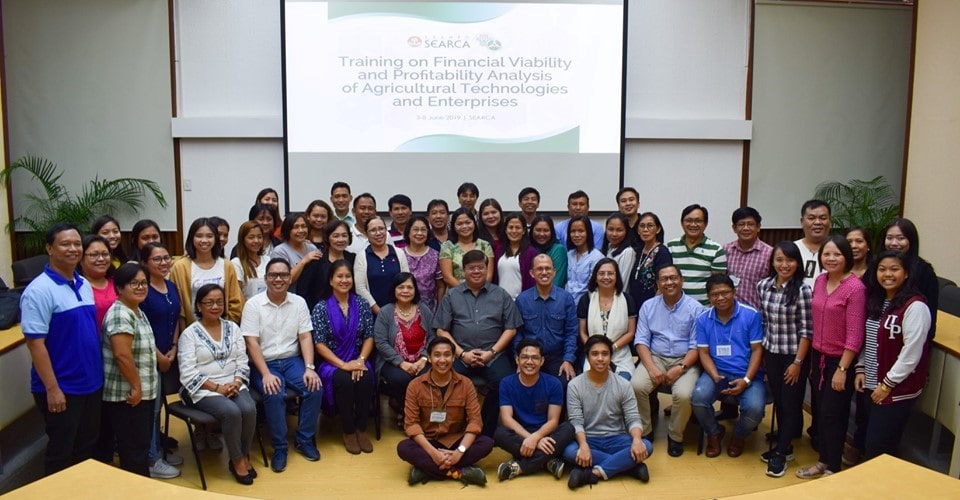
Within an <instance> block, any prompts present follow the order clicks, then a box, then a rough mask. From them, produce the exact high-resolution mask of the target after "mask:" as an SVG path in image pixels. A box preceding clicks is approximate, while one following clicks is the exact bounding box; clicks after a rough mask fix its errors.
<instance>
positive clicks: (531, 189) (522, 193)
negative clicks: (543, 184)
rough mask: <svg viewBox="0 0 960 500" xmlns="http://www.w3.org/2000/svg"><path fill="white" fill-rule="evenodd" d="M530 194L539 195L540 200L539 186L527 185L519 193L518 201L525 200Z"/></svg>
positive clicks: (538, 199)
mask: <svg viewBox="0 0 960 500" xmlns="http://www.w3.org/2000/svg"><path fill="white" fill-rule="evenodd" d="M528 194H535V195H537V202H539V201H540V191H537V188H535V187H530V186H527V187H525V188H523V189H521V190H520V194H518V195H517V201H523V197H524V196H526V195H528Z"/></svg>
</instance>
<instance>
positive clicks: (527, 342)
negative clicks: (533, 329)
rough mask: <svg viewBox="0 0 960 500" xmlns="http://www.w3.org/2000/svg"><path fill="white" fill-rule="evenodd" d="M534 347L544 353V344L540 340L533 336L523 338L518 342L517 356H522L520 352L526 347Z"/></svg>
mask: <svg viewBox="0 0 960 500" xmlns="http://www.w3.org/2000/svg"><path fill="white" fill-rule="evenodd" d="M527 347H533V348H534V349H536V350H538V351H540V354H543V344H541V343H540V341H539V340H537V339H536V338H533V337H527V338H524V339H521V340H520V342H517V357H520V353H521V352H523V350H524V348H527Z"/></svg>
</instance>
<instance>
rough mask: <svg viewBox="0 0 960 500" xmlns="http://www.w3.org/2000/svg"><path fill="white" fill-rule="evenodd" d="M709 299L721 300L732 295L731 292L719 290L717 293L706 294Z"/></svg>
mask: <svg viewBox="0 0 960 500" xmlns="http://www.w3.org/2000/svg"><path fill="white" fill-rule="evenodd" d="M707 295H708V296H709V297H710V298H711V299H721V298H726V297H729V296H731V295H733V290H721V291H719V292H710V293H708V294H707Z"/></svg>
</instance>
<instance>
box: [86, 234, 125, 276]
mask: <svg viewBox="0 0 960 500" xmlns="http://www.w3.org/2000/svg"><path fill="white" fill-rule="evenodd" d="M80 243H81V244H82V245H83V256H82V257H81V258H80V262H79V263H77V271H79V272H80V274H83V257H85V256H86V254H87V249H89V248H90V245H93V244H94V243H100V244H101V245H103V246H104V247H105V248H106V249H107V251H108V252H109V251H110V244H109V243H107V239H106V238H104V237H103V236H100V235H99V234H96V233H94V234H88V235H86V236H84V237H83V238H82V239H81V240H80ZM115 271H116V269H114V268H113V263H110V265H108V266H107V274H106V276H107V277H108V278H110V277H113V273H114V272H115Z"/></svg>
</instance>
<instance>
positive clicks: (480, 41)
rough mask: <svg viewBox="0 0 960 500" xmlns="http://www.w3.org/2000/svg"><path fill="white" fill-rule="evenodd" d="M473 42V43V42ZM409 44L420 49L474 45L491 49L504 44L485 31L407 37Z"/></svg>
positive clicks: (468, 46)
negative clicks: (470, 34) (470, 33)
mask: <svg viewBox="0 0 960 500" xmlns="http://www.w3.org/2000/svg"><path fill="white" fill-rule="evenodd" d="M471 42H472V43H471ZM407 45H409V46H410V47H412V48H415V49H419V48H424V49H469V48H472V47H485V48H487V49H489V50H500V47H501V46H502V45H501V43H500V40H497V39H495V38H493V37H491V36H490V35H488V34H486V33H483V34H480V35H476V36H474V37H471V36H469V35H466V36H464V35H445V36H425V37H421V36H417V35H412V36H410V37H407Z"/></svg>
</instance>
